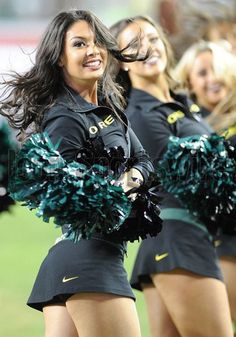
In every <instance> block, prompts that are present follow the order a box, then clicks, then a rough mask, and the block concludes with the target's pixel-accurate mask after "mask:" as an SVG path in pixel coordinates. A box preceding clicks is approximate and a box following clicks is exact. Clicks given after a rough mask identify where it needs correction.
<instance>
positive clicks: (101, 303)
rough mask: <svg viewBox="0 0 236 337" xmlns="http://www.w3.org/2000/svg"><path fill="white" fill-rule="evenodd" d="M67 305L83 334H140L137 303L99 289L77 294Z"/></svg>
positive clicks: (117, 336)
mask: <svg viewBox="0 0 236 337" xmlns="http://www.w3.org/2000/svg"><path fill="white" fill-rule="evenodd" d="M66 306H67V309H68V312H69V314H70V315H71V317H72V319H73V321H74V323H75V325H76V328H77V331H78V333H79V336H80V337H111V336H112V337H140V336H141V333H140V327H139V321H138V316H137V312H136V307H135V303H134V301H133V300H132V299H130V298H125V297H120V296H115V295H110V294H98V293H84V294H76V295H73V296H72V297H70V298H69V299H68V300H67V302H66Z"/></svg>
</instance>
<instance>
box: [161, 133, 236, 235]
mask: <svg viewBox="0 0 236 337" xmlns="http://www.w3.org/2000/svg"><path fill="white" fill-rule="evenodd" d="M234 151H235V149H233V147H232V146H230V145H229V144H228V143H227V141H226V140H225V139H224V138H223V137H220V136H218V135H216V134H212V135H210V136H198V135H196V136H192V137H186V138H178V137H171V138H170V142H169V144H168V149H167V152H166V153H165V155H164V157H163V160H162V161H161V162H160V166H159V172H158V174H159V176H160V179H161V183H162V185H163V187H164V188H165V189H166V190H167V191H168V192H170V193H172V194H173V195H175V196H176V197H177V198H179V200H180V201H181V202H182V204H183V206H184V207H186V208H188V209H189V210H190V211H191V212H192V213H193V214H195V215H196V216H198V217H200V218H201V219H203V220H204V222H205V224H206V225H207V223H208V222H209V223H211V229H212V227H214V226H215V227H222V228H223V227H224V226H225V224H223V222H222V219H224V218H227V217H231V216H232V218H233V212H234V210H235V207H236V161H235V159H234V158H235V156H234V155H232V153H233V152H234ZM234 153H235V152H234ZM212 224H213V226H212ZM234 226H235V225H234ZM231 227H232V225H231ZM215 230H216V228H215ZM231 230H232V228H231ZM229 231H230V228H229Z"/></svg>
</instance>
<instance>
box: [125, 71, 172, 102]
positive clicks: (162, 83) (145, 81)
mask: <svg viewBox="0 0 236 337" xmlns="http://www.w3.org/2000/svg"><path fill="white" fill-rule="evenodd" d="M131 82H132V86H133V88H136V89H140V90H143V91H145V92H147V93H148V94H150V95H152V96H154V97H156V98H157V99H158V100H160V101H162V102H165V103H167V102H171V101H173V98H172V97H171V95H170V87H169V84H168V82H167V80H166V79H165V77H164V76H162V77H161V76H158V77H155V79H150V78H142V79H141V78H137V79H132V78H131Z"/></svg>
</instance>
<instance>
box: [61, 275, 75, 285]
mask: <svg viewBox="0 0 236 337" xmlns="http://www.w3.org/2000/svg"><path fill="white" fill-rule="evenodd" d="M77 278H79V276H74V277H65V276H64V277H63V279H62V282H63V283H65V282H69V281H72V280H75V279H77Z"/></svg>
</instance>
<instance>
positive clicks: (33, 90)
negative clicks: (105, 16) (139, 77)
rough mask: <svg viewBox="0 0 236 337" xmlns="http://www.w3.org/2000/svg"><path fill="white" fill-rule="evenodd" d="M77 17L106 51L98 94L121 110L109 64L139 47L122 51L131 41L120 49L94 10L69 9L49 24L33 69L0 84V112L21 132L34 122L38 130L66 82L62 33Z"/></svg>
mask: <svg viewBox="0 0 236 337" xmlns="http://www.w3.org/2000/svg"><path fill="white" fill-rule="evenodd" d="M80 20H85V21H86V22H87V23H88V24H89V25H90V27H91V29H92V31H93V32H94V34H95V36H96V40H97V43H98V44H99V45H101V46H103V47H104V48H105V49H106V50H107V51H108V64H107V67H106V69H105V71H104V74H103V76H102V78H101V79H100V80H99V82H98V95H99V96H101V97H103V103H104V102H105V103H106V104H107V105H108V106H109V107H111V108H113V109H114V110H115V111H116V110H117V111H120V110H122V109H123V107H124V99H123V96H122V88H121V87H120V86H119V85H118V84H117V83H115V81H114V80H113V78H112V76H111V73H110V70H109V69H110V65H111V64H112V63H113V62H119V61H123V62H131V61H135V60H137V59H138V58H139V57H138V50H137V52H135V53H133V54H126V53H125V50H126V49H127V48H128V47H129V46H130V44H129V46H127V47H126V48H124V49H122V50H119V48H118V45H117V42H116V39H115V38H114V37H113V36H112V34H111V33H110V31H109V29H108V28H107V27H106V26H105V25H104V24H103V23H102V22H101V21H100V20H99V19H98V18H97V17H96V16H95V15H94V14H93V13H91V12H89V11H86V10H71V11H68V12H61V13H59V14H58V15H57V16H56V17H55V18H54V19H53V20H52V22H51V23H50V24H49V25H48V27H47V29H46V31H45V33H44V36H43V37H42V40H41V42H40V43H39V45H38V48H37V52H36V57H35V63H34V65H33V66H32V68H31V69H30V70H29V71H27V72H26V73H24V74H19V73H17V72H12V73H11V78H10V80H5V81H3V83H2V85H3V86H4V89H5V90H4V94H3V96H4V97H5V98H4V99H3V100H2V101H1V107H0V113H1V114H2V115H3V116H5V117H7V119H8V120H9V124H10V125H11V126H12V127H13V128H16V129H19V130H20V131H21V132H22V133H24V132H25V130H26V129H27V128H29V127H30V126H31V125H34V130H35V131H41V130H40V126H41V123H42V119H43V117H44V113H45V111H46V110H47V109H49V108H50V107H51V106H52V105H53V104H54V103H55V100H56V98H57V96H58V94H59V93H60V91H61V90H62V88H63V86H64V85H65V82H64V79H63V76H62V71H61V68H60V67H59V65H58V62H59V59H60V56H61V54H62V52H63V48H64V40H65V34H66V32H67V30H68V29H69V27H70V26H71V25H72V24H74V23H75V22H77V21H80Z"/></svg>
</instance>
